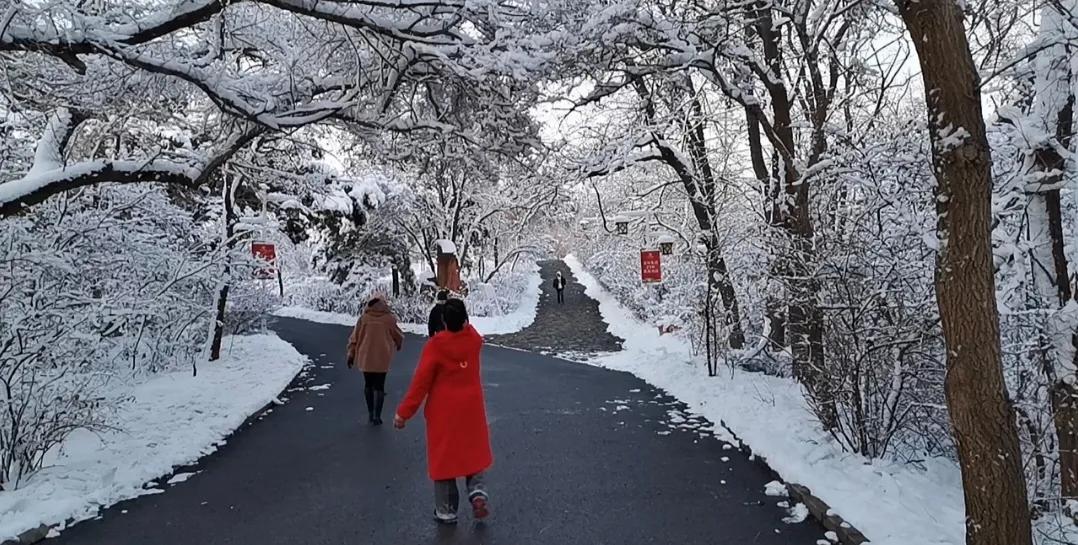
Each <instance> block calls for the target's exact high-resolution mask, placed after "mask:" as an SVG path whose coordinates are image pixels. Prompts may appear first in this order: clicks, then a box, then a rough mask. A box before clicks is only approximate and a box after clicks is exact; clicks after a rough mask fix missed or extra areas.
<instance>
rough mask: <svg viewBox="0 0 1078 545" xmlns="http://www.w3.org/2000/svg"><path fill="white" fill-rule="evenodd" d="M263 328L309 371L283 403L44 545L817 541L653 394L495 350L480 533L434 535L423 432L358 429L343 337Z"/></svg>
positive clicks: (410, 354) (405, 364) (400, 378)
mask: <svg viewBox="0 0 1078 545" xmlns="http://www.w3.org/2000/svg"><path fill="white" fill-rule="evenodd" d="M552 266H554V265H552V264H547V265H546V266H544V272H549V271H550V270H551V269H550V267H552ZM547 284H549V281H548V280H545V281H544V286H545V287H544V289H545V290H549V289H550V287H549V286H548V285H547ZM573 295H574V296H575V297H576V299H575V300H572V299H571V300H569V301H568V302H567V304H566V306H565V307H554V306H553V305H555V304H556V303H554V302H553V300H552V297H546V296H544V298H543V300H542V302H541V305H540V313H541V316H542V315H543V314H546V313H550V312H559V313H568V314H566V316H565V318H570V317H572V318H574V320H579V319H580V318H579V317H574V316H572V314H574V313H576V312H578V311H579V312H590V311H588V310H587V308H588V307H589V305H593V304H594V302H593V301H589V300H586V299H585V298H584V297H583V295H582V294H578V293H575V292H573ZM574 305H580V307H579V308H577V309H576V310H573V308H574ZM581 309H583V310H581ZM596 315H597V313H596ZM538 324H540V322H538V321H537V325H538ZM274 329H276V330H277V331H278V333H279V334H280V335H281V336H282V337H283V338H284V339H286V340H288V341H289V342H291V343H293V344H294V345H295V346H296V348H297V349H298V350H300V351H301V352H303V353H305V354H307V355H309V356H310V358H311V361H312V366H311V367H310V368H309V369H308V371H307V372H306V376H303V377H300V378H298V379H297V381H296V383H295V384H294V385H293V386H294V387H295V388H301V389H295V390H293V391H292V392H290V393H287V394H286V396H287V397H288V398H289V399H288V400H287V403H285V404H284V405H281V406H277V407H274V408H273V409H272V410H271V412H270V414H263V415H261V417H260V418H258V419H256V420H255V421H253V422H252V423H251V424H250V425H248V426H246V427H244V428H243V429H242V430H241V431H239V432H237V433H235V434H234V435H233V436H232V437H231V438H230V439H229V441H228V443H227V444H226V445H224V446H223V447H222V448H220V449H219V450H218V451H217V453H215V454H213V455H210V456H208V457H207V458H205V459H203V460H202V461H200V462H199V464H198V466H197V467H195V468H194V470H196V471H199V473H198V474H197V475H195V476H194V477H192V478H190V479H189V480H188V481H186V482H182V483H179V484H176V485H174V486H170V487H168V488H167V490H166V492H165V493H163V494H158V495H153V496H144V497H142V498H138V499H135V500H131V501H128V502H123V503H121V504H118V505H116V506H113V507H112V508H110V509H108V510H106V511H105V512H104V513H103V514H102V517H100V518H99V519H98V520H93V521H87V522H84V523H81V524H77V525H75V526H73V527H72V528H69V529H67V530H65V531H64V532H63V533H62V534H61V535H60V537H58V538H55V539H50V540H48V542H47V543H48V544H71V545H75V544H95V545H126V544H132V545H134V544H150V543H152V544H155V545H180V544H183V545H189V544H192V543H198V544H257V545H275V544H282V545H284V544H289V545H292V544H301V545H321V544H326V545H330V544H332V545H345V544H347V545H368V544H369V545H419V544H428V543H430V544H504V545H528V544H548V545H564V544H581V545H585V544H586V545H603V544H609V545H636V544H650V543H654V544H677V545H694V544H731V545H732V544H738V545H743V544H750V543H759V544H769V545H779V544H797V545H814V544H816V543H817V542H818V540H820V539H822V538H823V534H824V530H823V528H822V527H821V526H819V525H818V524H816V523H815V522H812V521H811V519H810V520H809V521H806V522H802V523H785V522H783V518H784V517H785V516H786V511H785V510H784V509H781V508H779V507H778V506H777V505H776V503H777V500H778V499H779V498H769V497H766V496H765V495H764V493H763V490H764V485H765V483H767V482H768V481H770V480H772V479H773V478H774V476H773V475H772V474H771V472H770V470H768V469H767V468H766V467H764V466H762V465H761V464H760V463H758V462H756V461H752V460H750V459H749V457H748V456H747V455H746V454H743V453H741V452H739V451H738V450H736V449H732V448H731V447H730V446H729V445H726V444H725V443H723V442H722V441H720V440H718V439H716V438H714V437H713V436H712V435H711V434H710V432H708V431H707V428H708V423H707V422H705V421H702V420H699V419H696V418H694V417H692V415H689V414H687V413H686V412H685V408H684V406H683V405H681V404H679V403H678V402H676V401H675V400H673V399H671V398H670V397H668V396H666V395H665V394H664V393H662V392H660V391H657V390H656V389H654V388H652V387H650V386H648V385H647V384H645V383H644V382H643V381H641V380H639V379H637V378H635V377H633V376H632V375H629V374H626V373H620V372H615V371H609V370H605V369H600V368H595V367H590V366H587V365H583V364H578V363H571V362H568V361H564V360H560V359H556V358H552V357H548V356H542V355H536V354H532V353H528V352H523V351H519V350H515V349H509V348H501V347H497V346H488V347H487V348H485V349H484V354H483V358H484V360H483V366H484V367H483V375H484V380H485V383H486V388H487V403H488V411H489V416H490V426H491V431H492V437H493V443H494V453H495V458H496V461H495V467H494V468H493V469H492V470H491V472H490V473H489V488H490V492H491V495H492V498H491V505H492V509H493V516H492V518H491V521H490V523H488V524H484V525H474V524H472V523H471V521H470V519H469V516H468V515H465V516H463V517H462V519H461V524H460V525H458V526H456V527H441V526H438V525H436V524H435V523H433V522H432V521H431V520H430V518H431V517H430V515H431V511H432V499H431V484H430V482H428V481H427V479H426V473H425V462H424V449H423V442H422V441H423V430H422V419H421V418H419V419H416V420H414V421H413V422H412V423H411V424H410V425H409V427H408V429H406V430H404V431H403V432H396V431H394V430H393V429H391V428H390V427H389V426H383V427H381V428H372V427H369V426H367V425H366V424H365V423H363V422H364V414H363V412H364V409H363V407H362V404H363V401H362V384H361V382H362V380H361V378H360V376H358V374H356V373H353V372H349V371H348V370H347V369H345V368H344V366H343V365H342V364H341V362H342V361H343V359H344V342H345V339H346V337H347V334H348V328H345V327H341V326H332V325H323V324H315V323H311V322H305V321H299V320H291V319H279V320H278V321H277V322H276V324H275V325H274ZM526 331H527V330H526ZM533 333H534V332H533ZM562 337H564V335H562ZM527 338H528V335H524V336H518V337H517V338H516V339H514V338H513V337H511V336H510V337H506V338H503V339H499V340H503V341H507V342H512V341H514V340H521V339H527ZM422 342H423V341H422V339H420V338H416V337H409V338H408V339H407V340H406V342H405V348H404V350H403V352H402V353H401V354H400V356H399V357H398V359H397V363H396V367H395V368H394V369H393V372H392V373H391V374H390V376H389V381H388V383H387V389H388V390H389V399H388V400H387V405H389V407H387V411H386V412H387V413H388V414H389V415H391V414H392V407H393V406H394V404H395V402H396V401H397V400H398V399H399V398H400V395H401V393H402V391H403V389H404V388H405V387H406V386H407V383H408V380H409V378H410V375H411V372H412V369H413V365H414V362H415V360H416V357H417V355H418V352H419V349H420V347H421V343H422ZM608 342H609V341H608V340H607V341H603V343H602V346H599V347H597V348H603V347H608V346H610V345H609V344H608ZM574 343H575V345H574V348H576V349H578V350H582V349H583V348H586V347H583V346H581V345H580V343H579V342H576V341H574ZM544 348H546V347H544ZM324 384H329V385H330V386H329V388H328V389H320V388H314V389H311V388H310V387H311V386H319V385H324ZM187 470H188V471H189V470H190V469H187Z"/></svg>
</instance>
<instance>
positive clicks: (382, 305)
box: [363, 299, 389, 316]
mask: <svg viewBox="0 0 1078 545" xmlns="http://www.w3.org/2000/svg"><path fill="white" fill-rule="evenodd" d="M371 300H372V301H374V304H373V305H372V304H370V303H367V308H366V309H364V310H363V313H364V314H373V315H375V316H379V315H383V314H389V305H387V304H386V300H385V299H371Z"/></svg>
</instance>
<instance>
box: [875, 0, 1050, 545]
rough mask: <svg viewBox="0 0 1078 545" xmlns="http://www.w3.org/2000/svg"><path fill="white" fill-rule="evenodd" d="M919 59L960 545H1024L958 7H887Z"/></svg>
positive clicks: (985, 150)
mask: <svg viewBox="0 0 1078 545" xmlns="http://www.w3.org/2000/svg"><path fill="white" fill-rule="evenodd" d="M895 4H896V5H897V6H898V9H899V12H900V14H901V17H902V19H903V21H904V22H905V24H906V27H907V28H908V29H909V32H910V36H911V38H912V40H913V44H914V47H915V48H916V49H917V54H918V57H919V59H920V65H921V72H922V73H921V75H922V78H923V80H924V88H925V95H926V97H927V99H926V101H927V105H928V125H929V133H930V136H931V140H932V162H933V167H934V171H935V176H936V181H937V186H936V208H937V213H938V224H937V229H938V235H939V239H940V250H939V253H938V255H937V259H936V297H937V302H938V304H939V312H940V318H941V321H942V325H943V335H944V340H945V342H946V346H947V376H946V379H945V381H944V388H945V390H946V396H947V407H948V409H949V411H950V417H951V425H952V427H953V429H954V434H955V444H956V447H957V450H958V459H959V464H960V466H961V468H962V485H963V491H964V493H965V504H966V543H967V544H968V545H1030V544H1031V542H1032V531H1031V525H1030V513H1029V504H1028V502H1027V496H1026V485H1025V480H1024V476H1023V473H1022V457H1021V451H1020V450H1019V444H1018V431H1017V428H1016V425H1015V418H1014V412H1013V409H1012V408H1011V405H1010V401H1009V400H1008V398H1007V391H1006V384H1005V383H1004V381H1003V364H1002V355H1001V351H1000V338H999V316H998V313H997V308H996V288H995V278H994V276H993V270H994V268H993V265H992V251H991V250H992V247H991V240H990V234H991V219H992V218H991V201H992V187H991V186H992V184H991V182H992V180H991V170H990V167H991V156H990V152H989V147H988V140H987V137H986V135H985V124H984V117H983V114H982V112H981V94H980V89H979V87H978V83H979V81H978V76H977V69H976V67H975V65H974V63H973V58H972V55H971V54H970V50H969V42H968V41H967V38H966V29H965V27H964V24H963V21H962V11H961V8H960V7H959V5H958V3H957V2H948V1H933V2H926V1H912V0H896V1H895Z"/></svg>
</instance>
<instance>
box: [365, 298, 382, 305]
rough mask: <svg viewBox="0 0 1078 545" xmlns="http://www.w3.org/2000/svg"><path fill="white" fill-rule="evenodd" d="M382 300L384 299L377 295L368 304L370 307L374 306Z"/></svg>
mask: <svg viewBox="0 0 1078 545" xmlns="http://www.w3.org/2000/svg"><path fill="white" fill-rule="evenodd" d="M381 300H382V299H381V298H378V297H375V298H374V299H371V300H370V301H367V306H368V307H373V306H374V305H377V304H378V302H379V301H381Z"/></svg>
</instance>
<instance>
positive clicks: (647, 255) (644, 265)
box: [640, 250, 663, 282]
mask: <svg viewBox="0 0 1078 545" xmlns="http://www.w3.org/2000/svg"><path fill="white" fill-rule="evenodd" d="M640 279H641V280H643V281H644V282H662V281H663V267H662V254H660V253H659V252H658V251H657V250H640Z"/></svg>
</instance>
